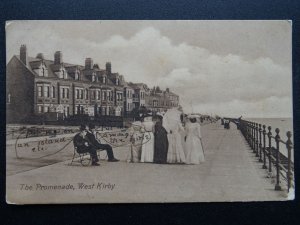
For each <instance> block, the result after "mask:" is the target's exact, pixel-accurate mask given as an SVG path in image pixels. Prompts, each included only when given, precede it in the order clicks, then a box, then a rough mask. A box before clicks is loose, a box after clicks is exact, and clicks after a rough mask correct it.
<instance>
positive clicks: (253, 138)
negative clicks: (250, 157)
mask: <svg viewBox="0 0 300 225" xmlns="http://www.w3.org/2000/svg"><path fill="white" fill-rule="evenodd" d="M252 149H253V153H255V125H254V122H252Z"/></svg>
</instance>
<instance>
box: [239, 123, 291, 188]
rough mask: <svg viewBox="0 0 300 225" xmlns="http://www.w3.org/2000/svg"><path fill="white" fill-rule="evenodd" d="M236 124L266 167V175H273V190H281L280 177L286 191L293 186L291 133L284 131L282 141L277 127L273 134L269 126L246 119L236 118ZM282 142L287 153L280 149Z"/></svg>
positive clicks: (264, 167)
mask: <svg viewBox="0 0 300 225" xmlns="http://www.w3.org/2000/svg"><path fill="white" fill-rule="evenodd" d="M236 124H237V126H238V128H239V129H240V131H241V132H242V134H243V136H244V137H245V139H246V140H247V142H248V144H249V146H250V147H251V149H252V150H253V153H254V154H255V156H256V157H257V158H258V161H259V162H261V163H263V165H262V168H263V169H268V177H275V179H276V182H275V190H277V191H279V190H282V186H281V179H283V180H284V181H286V183H287V191H289V190H290V189H291V188H294V162H293V159H292V150H293V144H292V140H291V137H292V133H291V132H290V131H288V132H287V133H286V136H287V139H286V141H284V140H282V138H281V137H280V130H279V128H276V129H275V134H273V133H272V127H271V126H268V127H267V126H266V125H262V124H258V123H255V122H251V121H247V120H238V121H236ZM274 142H275V145H274ZM282 144H283V145H284V146H285V147H286V150H287V155H286V154H283V151H281V150H280V147H282ZM282 150H283V149H282ZM274 170H275V171H274ZM273 175H274V176H273Z"/></svg>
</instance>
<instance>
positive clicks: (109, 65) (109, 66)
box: [105, 62, 111, 75]
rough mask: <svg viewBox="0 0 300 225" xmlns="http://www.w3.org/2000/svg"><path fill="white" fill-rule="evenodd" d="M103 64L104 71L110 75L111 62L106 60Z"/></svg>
mask: <svg viewBox="0 0 300 225" xmlns="http://www.w3.org/2000/svg"><path fill="white" fill-rule="evenodd" d="M105 66H106V67H105V68H106V72H107V73H108V75H110V74H111V63H110V62H107V63H106V65H105Z"/></svg>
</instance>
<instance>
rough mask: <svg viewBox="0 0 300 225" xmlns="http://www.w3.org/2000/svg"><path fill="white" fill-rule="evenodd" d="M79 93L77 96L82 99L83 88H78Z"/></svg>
mask: <svg viewBox="0 0 300 225" xmlns="http://www.w3.org/2000/svg"><path fill="white" fill-rule="evenodd" d="M79 93H80V96H79V97H80V99H83V90H82V89H80V90H79Z"/></svg>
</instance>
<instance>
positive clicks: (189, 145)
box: [185, 123, 205, 164]
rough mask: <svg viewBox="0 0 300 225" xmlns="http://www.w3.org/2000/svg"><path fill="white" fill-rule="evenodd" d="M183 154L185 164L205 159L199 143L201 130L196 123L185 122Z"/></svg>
mask: <svg viewBox="0 0 300 225" xmlns="http://www.w3.org/2000/svg"><path fill="white" fill-rule="evenodd" d="M186 135H187V137H186V142H185V155H186V164H200V163H201V162H204V161H205V157H204V151H203V146H202V143H201V138H202V137H201V130H200V124H198V123H187V124H186Z"/></svg>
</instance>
